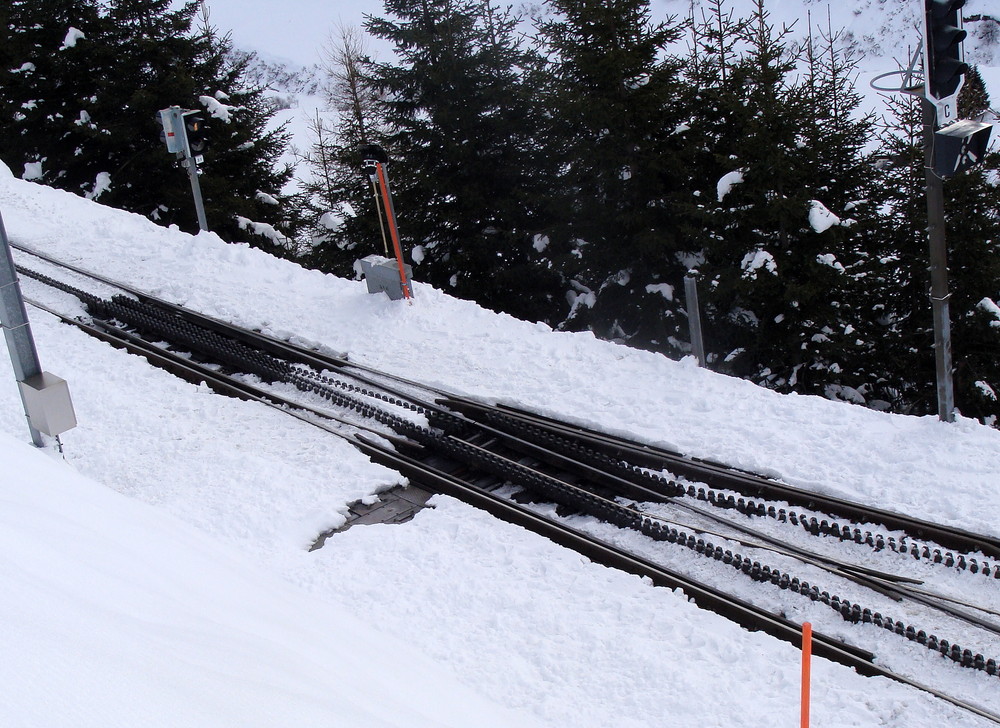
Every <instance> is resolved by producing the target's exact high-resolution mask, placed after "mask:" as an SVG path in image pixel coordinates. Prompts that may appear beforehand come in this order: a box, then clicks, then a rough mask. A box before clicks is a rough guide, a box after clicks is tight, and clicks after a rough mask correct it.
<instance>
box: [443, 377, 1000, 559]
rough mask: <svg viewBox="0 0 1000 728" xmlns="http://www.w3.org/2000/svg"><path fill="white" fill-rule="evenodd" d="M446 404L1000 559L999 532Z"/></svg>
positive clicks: (577, 430) (588, 432)
mask: <svg viewBox="0 0 1000 728" xmlns="http://www.w3.org/2000/svg"><path fill="white" fill-rule="evenodd" d="M444 403H445V404H447V405H448V406H451V407H454V408H455V409H457V410H458V411H462V412H465V413H466V414H468V413H469V412H470V411H477V410H478V411H481V412H487V411H492V410H495V409H499V410H502V411H503V412H504V413H505V414H507V415H508V416H510V417H512V418H514V419H515V420H520V421H521V422H524V423H526V424H530V425H533V426H535V427H540V428H542V429H546V430H548V431H550V432H553V433H556V434H559V435H561V436H563V437H567V438H573V439H576V440H578V441H580V442H582V443H586V444H587V445H589V446H590V447H592V448H594V449H596V450H599V451H601V452H604V453H606V454H609V455H612V456H615V457H620V458H622V459H623V460H625V461H627V462H630V463H632V464H636V465H642V466H644V467H648V468H651V469H658V470H668V471H670V472H672V473H673V474H675V475H680V476H683V477H686V478H690V479H691V480H694V481H697V482H702V483H705V484H707V485H710V486H713V487H717V488H726V489H730V490H735V491H739V492H741V493H744V494H747V495H751V494H753V495H756V496H757V497H767V498H769V499H772V500H783V501H787V502H788V503H793V504H796V505H799V506H801V507H806V508H810V509H813V510H817V511H823V512H827V513H831V514H836V515H840V516H843V517H845V518H849V519H851V520H852V521H855V522H875V523H881V524H882V525H884V526H886V527H887V528H890V529H897V530H900V531H905V532H906V533H908V534H910V535H911V536H913V537H916V538H920V539H925V540H929V541H934V542H935V543H938V544H940V545H942V546H946V547H948V548H954V549H959V550H963V551H966V552H967V553H969V552H971V553H974V552H976V551H981V552H983V553H984V554H986V555H988V556H991V557H993V558H997V559H1000V538H997V537H994V536H988V535H984V534H979V533H974V532H971V531H966V530H964V529H958V528H954V527H951V526H945V525H942V524H937V523H932V522H930V521H925V520H921V519H918V518H915V517H913V516H908V515H906V514H904V513H897V512H895V511H888V510H884V509H881V508H877V507H874V506H868V505H864V504H861V503H856V502H853V501H849V500H846V499H843V498H837V497H835V496H828V495H823V494H821V493H816V492H814V491H808V490H804V489H802V488H797V487H795V486H792V485H787V484H785V483H780V482H778V481H775V480H770V479H768V478H764V477H762V476H760V475H755V474H753V473H748V472H746V471H741V470H735V469H733V468H730V467H728V466H726V465H721V464H719V463H714V462H711V461H707V460H698V459H692V458H689V457H686V456H683V455H681V454H679V453H675V452H671V451H669V450H665V449H662V448H657V447H654V446H652V445H644V444H642V443H638V442H634V441H630V440H627V439H625V438H621V437H617V436H614V435H608V434H606V433H601V432H598V431H596V430H592V429H590V428H587V427H582V426H578V425H569V424H567V423H564V422H559V421H558V420H554V419H552V418H549V417H544V416H542V415H536V414H533V413H530V412H527V411H525V410H521V409H517V408H513V407H509V406H506V405H497V406H496V407H493V406H490V405H485V404H482V403H480V402H476V401H474V400H470V399H467V398H459V397H452V398H449V399H447V400H445V401H444Z"/></svg>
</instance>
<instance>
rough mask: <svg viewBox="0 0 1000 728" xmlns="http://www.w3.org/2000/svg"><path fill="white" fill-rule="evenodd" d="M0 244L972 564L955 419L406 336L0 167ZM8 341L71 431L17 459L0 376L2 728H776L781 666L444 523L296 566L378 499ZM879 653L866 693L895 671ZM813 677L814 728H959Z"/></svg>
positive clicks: (809, 607)
mask: <svg viewBox="0 0 1000 728" xmlns="http://www.w3.org/2000/svg"><path fill="white" fill-rule="evenodd" d="M0 213H2V215H3V218H4V221H5V223H6V228H7V231H8V234H9V236H10V237H11V239H12V240H13V241H15V242H17V243H20V244H23V245H25V246H28V247H33V248H37V249H39V250H44V251H45V252H47V253H49V254H51V255H54V256H56V257H58V258H62V259H65V260H67V261H72V262H74V263H76V264H78V265H80V266H83V267H85V268H88V269H91V270H94V271H97V272H100V273H102V274H104V275H106V276H109V277H111V278H115V279H119V280H122V281H127V282H129V283H131V284H132V285H134V286H136V287H139V288H141V289H144V290H146V291H148V292H150V293H152V294H155V295H157V296H160V297H163V298H167V299H169V300H173V301H176V302H178V303H181V304H183V305H186V306H189V307H191V308H194V309H197V310H200V311H203V312H205V313H208V314H210V315H213V316H216V317H220V318H224V319H228V320H231V321H233V322H235V323H238V324H241V325H244V326H252V327H259V328H261V329H263V330H264V331H267V332H270V333H273V334H276V335H279V336H284V335H290V334H294V335H296V336H297V337H298V339H299V340H300V341H304V342H311V343H315V344H317V345H321V346H325V347H328V348H329V349H331V350H335V351H347V352H349V355H350V356H351V358H353V359H354V360H356V361H359V362H362V363H364V364H367V365H370V366H374V367H379V368H383V369H385V370H387V371H391V372H394V373H398V374H401V375H404V376H407V377H409V378H412V379H417V380H422V381H425V382H427V383H429V384H433V385H437V386H440V387H443V388H446V389H450V390H452V391H455V392H458V393H461V394H465V395H468V396H474V397H481V398H485V399H492V400H499V401H503V402H507V403H512V404H517V405H520V406H523V407H528V408H531V409H534V410H536V411H539V412H542V413H548V414H553V415H558V416H561V417H564V418H568V419H571V420H575V421H579V422H584V423H590V424H593V425H596V426H598V427H600V428H603V429H605V430H608V431H610V432H615V433H628V434H629V435H631V436H633V437H638V438H641V439H644V440H647V441H649V442H653V443H657V444H660V445H665V446H668V447H671V448H674V449H678V450H681V451H684V452H686V453H689V454H691V455H693V456H700V457H710V458H713V459H716V460H722V461H725V462H728V463H730V464H733V465H737V466H741V467H745V468H749V469H753V470H757V471H763V472H766V473H768V474H771V475H774V476H778V477H781V478H783V479H784V480H786V481H788V482H790V483H793V484H796V485H800V486H805V487H812V488H816V489H818V490H822V491H824V492H827V493H833V494H836V495H842V496H847V497H850V498H854V499H859V500H864V501H868V502H873V503H877V504H879V505H881V506H883V507H886V508H892V509H896V510H899V511H904V512H907V513H911V514H914V515H917V516H922V517H925V518H929V519H933V520H940V521H943V522H946V523H952V524H960V525H964V526H965V527H968V528H972V529H974V530H979V531H983V532H986V533H989V534H993V535H997V534H1000V523H998V519H997V516H996V512H995V508H993V506H992V504H993V499H995V496H996V486H997V483H998V476H997V473H998V472H1000V432H997V431H995V430H992V429H989V428H986V427H983V426H981V425H979V424H977V423H975V422H973V421H970V420H967V419H959V421H958V422H957V423H955V424H953V425H946V424H943V423H940V422H938V421H937V420H936V419H935V418H930V417H927V418H915V417H902V416H896V415H890V414H884V413H876V412H872V411H869V410H865V409H862V408H859V407H854V406H851V405H846V404H842V403H835V402H830V401H826V400H823V399H819V398H815V397H800V396H781V395H777V394H775V393H773V392H770V391H766V390H763V389H760V388H758V387H755V386H753V385H751V384H748V383H746V382H742V381H739V380H733V379H729V378H726V377H722V376H719V375H715V374H713V373H710V372H707V371H704V370H701V369H698V368H697V367H696V366H695V365H694V363H693V360H690V359H689V360H685V361H681V362H675V361H671V360H668V359H666V358H663V357H661V356H657V355H655V354H651V353H648V352H641V351H635V350H631V349H628V348H625V347H622V346H617V345H614V344H610V343H607V342H602V341H598V340H596V339H595V338H594V337H593V336H591V335H588V334H572V333H560V332H553V331H551V330H549V329H548V328H547V327H545V326H543V325H538V324H532V323H526V322H522V321H517V320H515V319H513V318H511V317H509V316H505V315H497V314H494V313H491V312H488V311H485V310H483V309H481V308H479V307H477V306H476V305H474V304H472V303H469V302H464V301H459V300H457V299H454V298H451V297H449V296H447V295H445V294H444V293H442V292H440V291H437V290H434V289H432V288H430V287H428V286H426V285H422V284H420V283H417V284H416V299H415V301H414V302H413V304H412V305H407V304H406V303H405V302H390V301H389V300H388V299H386V298H385V297H383V296H371V295H369V294H367V292H366V287H365V284H364V283H363V282H354V281H346V280H342V279H338V278H334V277H332V276H329V275H324V274H321V273H318V272H315V271H307V270H303V269H301V268H299V267H298V266H296V265H294V264H292V263H290V262H287V261H281V260H277V259H274V258H271V257H269V256H267V255H265V254H263V253H261V252H260V251H256V250H252V249H250V248H249V247H247V246H244V245H227V244H225V243H223V242H222V241H221V240H219V239H218V238H216V237H215V236H213V235H211V234H201V235H199V236H196V237H192V236H188V235H185V234H182V233H180V232H177V231H174V230H167V229H164V228H161V227H158V226H156V225H153V224H152V223H150V222H148V221H146V220H145V219H143V218H141V217H139V216H136V215H131V214H128V213H124V212H120V211H115V210H110V209H107V208H104V207H101V206H99V205H97V204H94V203H92V202H89V201H86V200H83V199H81V198H78V197H75V196H73V195H70V194H67V193H63V192H59V191H55V190H51V189H48V188H44V187H41V186H38V185H35V184H33V183H30V182H24V181H20V180H16V179H14V178H13V177H12V176H11V175H10V174H9V173H8V172H7V171H6V170H5V169H4V168H2V167H0ZM24 262H26V263H27V260H25V261H24ZM22 286H23V288H24V291H25V294H26V295H27V296H29V297H32V298H36V299H38V300H42V301H44V302H47V303H50V304H51V305H53V306H58V307H59V308H61V309H66V308H67V307H68V306H71V305H76V304H73V303H72V301H71V300H70V299H69V297H68V296H66V295H65V294H61V293H57V292H53V291H50V290H47V289H44V288H43V287H41V286H39V285H37V284H36V283H34V282H33V281H30V280H24V281H22ZM88 287H89V286H88ZM29 315H30V316H31V320H32V328H33V331H34V334H35V338H36V341H37V344H38V349H39V353H40V356H41V359H42V363H43V366H44V368H45V369H46V370H48V371H51V372H53V373H55V374H57V375H59V376H62V377H64V378H66V379H67V380H68V381H69V383H70V387H71V391H72V396H73V399H74V403H75V406H76V411H77V416H78V418H79V422H80V424H79V426H78V427H77V428H76V429H74V430H71V431H69V432H67V433H66V434H65V435H64V436H63V441H64V444H65V460H66V462H65V463H62V462H58V461H57V462H51V460H52V459H53V456H52V454H51V453H48V454H46V453H43V452H39V451H35V450H33V449H32V448H30V446H28V445H27V444H25V443H26V441H27V428H26V426H25V422H24V418H23V413H22V410H21V405H20V402H19V399H18V396H17V392H16V388H15V386H14V383H13V375H12V372H11V369H10V365H9V363H8V361H7V360H6V357H0V359H2V363H0V451H2V455H3V459H4V462H5V463H6V464H7V467H6V468H5V469H4V472H3V475H2V476H0V519H2V523H3V527H2V529H0V542H2V544H3V547H2V548H0V573H2V575H3V583H4V589H3V592H2V595H0V623H2V624H3V625H4V627H3V634H4V638H5V639H4V640H3V643H4V650H3V659H2V660H0V676H2V679H3V685H4V691H3V692H4V698H3V699H2V700H0V725H5V726H6V725H11V726H33V727H37V726H63V725H67V726H68V725H72V726H102V727H104V726H114V725H122V726H125V725H129V726H132V725H164V726H166V725H198V726H232V725H268V726H301V725H303V724H304V723H305V722H306V721H309V720H310V719H316V722H322V723H323V724H334V725H345V726H376V725H378V726H381V725H386V726H390V725H391V726H423V725H428V726H430V725H441V726H488V725H498V726H499V725H506V726H511V725H518V726H522V725H524V726H527V725H532V724H538V725H550V726H574V727H575V728H605V727H607V726H615V728H620V727H623V728H640V727H643V728H645V727H647V726H662V725H686V724H695V725H704V726H733V725H754V726H758V725H759V726H763V725H767V726H793V725H797V724H798V675H799V657H800V656H799V653H798V651H797V650H796V649H795V648H794V647H793V646H791V645H788V644H784V643H781V642H778V641H776V640H774V639H772V638H770V637H767V636H763V635H760V634H750V633H747V632H745V631H743V630H741V629H739V628H737V627H735V626H734V625H732V624H730V623H728V622H726V621H725V620H722V619H721V618H718V617H716V616H714V615H711V614H709V613H706V612H704V611H702V610H700V609H698V608H696V607H695V606H694V605H693V604H691V603H689V602H688V601H687V600H686V598H685V597H684V596H683V595H682V594H679V593H675V592H672V591H670V590H666V589H661V588H654V587H652V586H650V585H649V584H647V583H645V582H644V581H642V580H640V579H638V578H635V577H632V576H628V575H625V574H622V573H619V572H616V571H614V570H610V569H607V568H604V567H600V566H596V565H594V564H591V563H589V562H587V561H586V560H585V559H583V558H581V557H580V556H578V555H576V554H573V553H571V552H567V551H565V550H563V549H561V548H559V547H556V546H554V545H552V544H550V543H548V542H546V541H544V540H542V539H540V538H538V537H536V536H534V535H532V534H529V533H526V532H524V531H522V530H520V529H518V528H515V527H512V526H509V525H505V524H502V523H497V522H496V521H494V520H493V519H491V518H490V517H488V516H486V515H483V514H481V513H478V512H476V511H474V510H472V509H471V508H469V507H468V506H465V505H464V504H462V503H459V502H456V501H454V500H452V499H449V498H443V497H438V498H435V500H434V504H435V506H436V507H435V508H434V509H429V510H425V511H423V512H421V513H420V514H419V515H418V516H417V517H416V518H415V519H414V520H413V521H411V522H410V523H408V524H405V525H403V526H369V527H356V528H352V529H350V530H348V531H346V532H344V533H341V534H337V535H335V536H333V537H332V538H330V539H329V540H328V541H327V542H326V545H325V546H324V548H322V549H321V550H319V551H315V552H308V551H307V548H308V545H309V544H310V543H311V541H312V540H313V538H314V537H315V536H316V535H317V534H318V533H320V532H321V531H324V530H325V529H328V528H330V527H331V526H336V525H338V524H340V523H342V522H343V519H344V514H345V512H346V505H347V504H348V503H350V502H352V501H354V500H356V499H358V498H361V497H364V496H367V495H370V494H372V493H377V492H379V491H380V490H383V489H385V488H387V487H390V486H392V485H394V484H396V483H398V482H400V478H399V476H398V475H396V474H394V473H392V472H391V471H389V470H387V469H385V468H383V467H381V466H377V465H373V464H372V463H370V462H369V461H367V460H366V458H365V457H363V456H362V455H361V454H360V453H358V452H357V451H355V450H354V449H352V448H351V447H349V446H348V445H346V444H345V443H344V442H343V441H341V440H339V439H335V438H332V437H330V436H329V435H328V434H326V433H324V432H323V431H321V430H319V429H316V428H312V427H310V426H309V425H307V424H305V423H303V422H301V421H298V420H293V419H292V418H289V417H286V416H284V415H282V414H281V413H279V412H277V411H276V410H274V409H271V408H266V407H263V406H260V405H256V404H252V403H247V402H241V401H236V400H231V399H226V398H223V397H220V396H217V395H215V394H213V393H211V392H210V391H209V390H207V389H206V388H204V387H198V386H193V385H190V384H187V383H184V382H181V381H179V380H177V379H174V378H173V377H172V376H170V375H169V374H167V373H165V372H162V371H160V370H156V369H153V368H151V367H150V366H149V365H148V364H147V363H146V362H145V361H144V360H142V359H140V358H137V357H134V356H129V355H126V354H124V353H122V352H120V351H117V350H114V349H111V348H110V347H108V346H106V345H104V344H101V343H99V342H97V341H96V340H93V339H91V338H89V337H87V336H86V335H84V334H82V333H80V332H78V331H76V330H75V329H71V328H70V327H67V326H64V325H61V324H59V323H57V322H56V321H55V319H54V318H52V317H51V316H50V315H48V314H45V313H43V312H41V311H39V310H37V309H34V308H32V309H30V311H29ZM4 381H6V382H7V385H6V386H4V385H3V382H4ZM996 584H997V582H995V581H991V582H990V583H989V585H987V587H986V588H992V589H994V590H996V589H997V586H996ZM794 617H795V618H801V619H810V620H811V621H813V622H814V623H816V624H817V628H819V629H826V630H827V631H830V632H846V631H849V630H851V629H871V628H864V627H850V626H848V625H844V624H843V623H839V624H838V623H837V618H836V617H835V616H832V612H830V610H829V609H828V608H825V607H822V606H817V605H813V604H811V603H808V602H805V603H804V604H803V605H802V606H800V607H796V613H795V615H794ZM886 637H888V636H886ZM953 639H955V638H953ZM956 641H959V640H957V639H956ZM894 644H895V643H893V645H894ZM879 645H880V647H879V649H880V650H881V649H883V646H884V649H885V650H886V655H885V657H886V659H887V660H888V661H889V662H892V661H893V660H894V659H895V658H896V652H894V651H897V652H898V651H902V650H905V649H909V648H908V647H905V646H903V647H899V646H893V645H890V640H888V639H886V640H883V641H882V642H880V643H879ZM987 651H990V652H994V650H987ZM922 654H923V655H924V656H923V657H922V659H925V660H927V661H928V663H929V664H930V663H935V664H937V665H939V667H938V668H937V669H938V671H939V672H942V671H943V672H944V673H945V674H946V675H947V680H948V683H949V687H953V688H954V689H955V690H957V691H959V692H961V693H963V694H966V695H968V696H970V697H974V698H975V699H977V700H978V701H979V702H980V704H982V705H983V706H984V707H986V708H988V709H992V710H993V711H994V712H1000V699H998V698H997V695H998V691H997V683H996V678H989V677H988V676H986V675H985V674H982V673H972V672H970V671H960V670H959V669H958V668H954V667H953V666H950V665H948V664H947V663H944V661H941V660H938V659H937V658H935V657H934V656H933V655H931V654H930V653H926V651H924V652H923V653H922ZM941 665H943V666H944V667H941ZM813 676H814V684H813V696H814V703H813V716H814V724H816V725H826V726H845V727H846V726H899V727H902V726H906V727H907V728H931V726H934V728H937V727H938V726H940V725H962V726H979V725H988V724H987V723H985V722H984V721H982V720H977V719H974V718H972V717H970V716H968V715H966V714H963V713H961V712H959V711H957V710H955V709H953V708H950V707H948V706H946V705H944V704H941V703H940V702H938V701H936V700H934V699H932V698H930V697H929V696H927V695H926V694H923V693H921V692H919V691H916V690H913V689H909V688H905V687H903V686H901V685H899V684H896V683H892V682H889V681H886V680H883V679H867V678H861V677H859V676H858V675H856V674H855V673H853V672H852V671H850V670H847V669H845V668H843V667H840V666H837V665H834V664H832V663H828V662H825V661H822V660H820V661H818V664H815V665H814V670H813ZM137 716H138V717H137Z"/></svg>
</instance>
